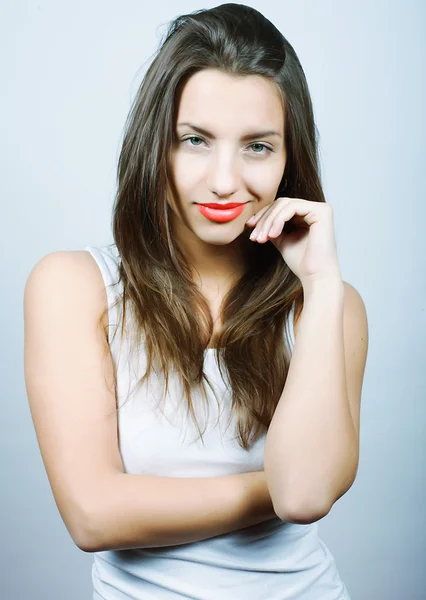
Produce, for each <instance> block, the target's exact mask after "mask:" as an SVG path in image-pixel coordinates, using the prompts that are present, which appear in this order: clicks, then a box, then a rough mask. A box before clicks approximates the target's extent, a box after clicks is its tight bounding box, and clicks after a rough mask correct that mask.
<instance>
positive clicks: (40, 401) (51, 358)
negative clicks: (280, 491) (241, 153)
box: [24, 252, 275, 552]
mask: <svg viewBox="0 0 426 600" xmlns="http://www.w3.org/2000/svg"><path fill="white" fill-rule="evenodd" d="M105 305H106V293H105V287H104V283H103V280H102V276H101V274H100V271H99V268H98V266H97V265H96V263H95V261H94V260H93V258H92V257H91V256H90V254H89V253H86V252H57V253H53V254H49V255H47V256H46V257H44V258H43V259H41V260H40V261H39V262H38V263H37V265H36V266H35V267H34V269H33V271H32V272H31V274H30V276H29V278H28V281H27V284H26V287H25V295H24V332H25V348H24V362H25V382H26V388H27V395H28V399H29V403H30V409H31V415H32V418H33V422H34V426H35V430H36V434H37V439H38V443H39V446H40V451H41V455H42V458H43V461H44V465H45V468H46V472H47V475H48V478H49V482H50V485H51V488H52V492H53V495H54V498H55V501H56V504H57V507H58V509H59V512H60V514H61V516H62V519H63V521H64V523H65V525H66V527H67V528H68V531H69V532H70V534H71V536H72V538H73V539H74V541H75V542H76V544H77V545H78V546H79V547H80V548H81V549H83V550H86V551H88V552H90V551H95V550H98V549H104V550H105V549H115V548H121V549H124V548H135V547H139V548H141V547H152V546H161V545H168V544H183V543H186V542H189V541H195V540H200V539H204V538H207V537H211V536H216V535H220V534H223V533H226V532H229V531H233V530H236V529H239V528H243V527H246V526H248V525H251V524H254V523H257V522H261V521H262V520H266V519H268V518H272V517H273V516H275V513H274V512H273V508H272V502H271V499H270V496H269V492H268V490H267V486H266V480H265V476H264V473H263V472H255V473H244V474H235V475H228V476H223V477H213V478H204V479H198V478H197V479H180V478H168V477H167V478H166V477H155V476H145V475H132V474H127V473H125V472H124V467H123V463H122V460H121V455H120V452H119V447H118V439H117V414H116V397H115V390H114V381H113V363H112V358H111V355H110V353H109V352H108V350H109V348H108V345H107V344H108V342H107V341H106V338H105V334H104V332H103V330H102V327H100V326H98V325H97V323H98V320H99V317H100V315H101V313H102V310H103V308H104V307H105Z"/></svg>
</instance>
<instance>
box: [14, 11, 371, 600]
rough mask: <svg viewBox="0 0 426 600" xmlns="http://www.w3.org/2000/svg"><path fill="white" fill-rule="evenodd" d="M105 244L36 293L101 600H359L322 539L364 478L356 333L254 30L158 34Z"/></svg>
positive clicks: (306, 117) (361, 320)
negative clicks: (329, 518)
mask: <svg viewBox="0 0 426 600" xmlns="http://www.w3.org/2000/svg"><path fill="white" fill-rule="evenodd" d="M113 235H114V244H113V245H111V246H102V247H91V246H87V247H86V249H85V250H84V251H76V252H54V253H51V254H49V255H47V256H45V257H44V258H42V259H41V260H40V261H39V262H38V263H37V265H36V266H35V267H34V269H33V271H32V273H31V274H30V277H29V278H28V281H27V285H26V289H25V375H26V382H27V390H28V397H29V401H30V407H31V411H32V416H33V420H34V424H35V428H36V432H37V437H38V441H39V444H40V449H41V452H42V456H43V460H44V463H45V466H46V470H47V473H48V476H49V480H50V483H51V486H52V490H53V493H54V496H55V500H56V502H57V506H58V508H59V510H60V513H61V516H62V518H63V520H64V522H65V524H66V526H67V528H68V530H69V532H70V534H71V536H72V538H73V540H74V541H75V543H76V544H77V545H78V547H79V548H81V549H82V550H84V551H86V552H93V553H94V563H93V570H92V579H93V587H94V596H93V598H96V599H99V598H103V599H105V600H109V599H113V598H114V599H115V598H122V599H124V598H126V599H127V598H137V599H142V598H164V599H166V598H167V599H169V598H170V599H171V598H197V599H200V600H201V599H202V600H207V599H215V600H216V599H217V598H218V596H219V595H220V596H221V597H223V598H229V599H236V598H241V599H244V600H247V599H253V600H255V599H256V600H258V599H261V598H264V599H267V600H273V599H276V600H278V599H279V600H283V599H288V600H290V599H291V600H296V599H297V600H319V599H321V600H342V599H347V598H349V594H348V591H347V589H346V586H345V585H344V583H343V582H342V581H341V579H340V577H339V573H338V571H337V568H336V566H335V563H334V560H333V557H332V555H331V553H330V551H329V550H328V548H327V547H326V546H325V544H324V543H323V542H322V541H321V540H320V539H319V537H318V532H317V525H316V521H318V520H319V519H321V518H322V517H323V516H325V515H326V514H327V513H328V512H329V510H330V509H331V507H332V505H333V504H334V502H335V501H336V500H337V499H338V498H339V497H341V496H342V495H343V494H344V493H345V492H346V491H347V490H348V489H349V488H350V486H351V485H352V483H353V481H354V479H355V476H356V472H357V468H358V456H359V412H360V398H361V387H362V380H363V374H364V368H365V361H366V354H367V338H368V335H367V334H368V332H367V319H366V314H365V307H364V304H363V301H362V299H361V297H360V295H359V294H358V292H357V291H356V290H355V288H353V287H352V286H351V285H349V284H348V283H346V282H344V281H343V280H342V276H341V272H340V267H339V262H338V257H337V252H336V244H335V237H334V227H333V213H332V209H331V207H330V205H329V204H327V203H326V201H325V198H324V195H323V191H322V188H321V183H320V177H319V169H318V159H317V142H316V130H315V125H314V119H313V111H312V104H311V99H310V96H309V91H308V87H307V83H306V79H305V76H304V73H303V70H302V67H301V65H300V63H299V61H298V58H297V56H296V54H295V52H294V50H293V48H292V46H291V45H290V44H289V43H288V41H287V40H286V39H285V38H284V37H283V36H282V34H281V33H280V32H279V31H278V30H277V29H276V28H275V27H274V25H272V23H270V22H269V21H268V20H267V19H266V18H265V17H263V16H262V15H261V14H260V13H259V12H258V11H256V10H254V9H253V8H249V7H247V6H244V5H240V4H224V5H221V6H218V7H216V8H213V9H210V10H201V11H197V12H194V13H191V14H189V15H183V16H180V17H178V18H177V19H175V20H174V21H173V22H172V23H171V25H170V27H169V30H168V32H167V35H166V38H165V39H164V41H163V43H162V44H161V47H160V49H159V51H158V54H157V56H156V57H155V59H154V60H153V62H152V64H151V66H150V68H149V69H148V71H147V73H146V75H145V77H144V80H143V82H142V84H141V87H140V90H139V92H138V94H137V96H136V99H135V102H134V105H133V107H132V110H131V112H130V115H129V119H128V122H127V127H126V133H125V136H124V141H123V146H122V150H121V154H120V159H119V168H118V190H117V196H116V202H115V205H114V214H113ZM293 328H294V329H293ZM293 330H294V334H293ZM296 335H297V341H296ZM206 382H207V384H208V386H207V387H206ZM160 401H161V404H162V407H161V409H160V410H159V408H160ZM205 409H207V411H206V413H207V417H212V418H206V414H205ZM201 423H203V425H204V427H203V431H201V429H200V424H201ZM184 427H185V428H186V429H185V434H184V435H183V436H182V435H181V433H182V431H183V428H184ZM188 428H189V433H190V434H191V435H190V436H189V439H188V437H187V435H186V434H187V432H188ZM197 432H198V435H195V436H194V435H192V434H194V433H195V434H196V433H197Z"/></svg>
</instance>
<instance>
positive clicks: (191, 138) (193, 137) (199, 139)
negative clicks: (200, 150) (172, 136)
mask: <svg viewBox="0 0 426 600" xmlns="http://www.w3.org/2000/svg"><path fill="white" fill-rule="evenodd" d="M190 140H191V141H192V140H198V141H199V142H203V141H204V140H202V139H201V138H200V137H198V136H197V135H193V136H191V137H189V138H186V139H185V140H183V141H184V142H189V141H190ZM199 145H200V144H192V143H191V144H190V146H199Z"/></svg>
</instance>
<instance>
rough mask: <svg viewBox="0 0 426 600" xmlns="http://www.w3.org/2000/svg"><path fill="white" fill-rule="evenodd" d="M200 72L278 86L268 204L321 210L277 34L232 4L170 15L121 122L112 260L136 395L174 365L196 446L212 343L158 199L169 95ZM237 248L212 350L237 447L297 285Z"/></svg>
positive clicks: (279, 367) (269, 255)
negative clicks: (138, 362) (242, 261)
mask: <svg viewBox="0 0 426 600" xmlns="http://www.w3.org/2000/svg"><path fill="white" fill-rule="evenodd" d="M208 68H215V69H219V70H220V71H222V72H224V73H226V74H229V75H233V76H246V75H261V76H263V77H266V78H268V80H269V81H271V82H272V83H274V84H275V85H276V86H277V88H278V89H279V91H280V93H281V94H282V98H283V102H284V107H285V144H286V149H287V162H286V166H285V170H284V173H283V177H282V181H281V184H280V187H279V189H278V193H277V197H281V196H286V197H295V198H304V199H309V200H311V201H317V202H325V198H324V194H323V191H322V187H321V182H320V174H319V161H318V150H317V130H316V127H315V123H314V116H313V109H312V103H311V98H310V95H309V90H308V86H307V82H306V78H305V74H304V72H303V69H302V67H301V65H300V62H299V60H298V57H297V55H296V53H295V51H294V49H293V47H292V46H291V45H290V44H289V42H288V41H287V40H286V39H285V37H284V36H283V35H282V34H281V33H280V32H279V31H278V29H277V28H276V27H275V26H274V25H273V24H272V23H271V22H270V21H269V20H268V19H266V18H265V17H264V16H263V15H262V14H261V13H260V12H258V11H257V10H255V9H254V8H250V7H248V6H244V5H242V4H222V5H221V6H217V7H215V8H212V9H208V10H199V11H195V12H192V13H190V14H186V15H181V16H179V17H177V18H176V19H174V20H173V21H172V22H171V23H170V24H169V27H168V31H167V33H166V35H165V38H164V39H163V40H162V42H161V43H160V47H159V49H158V51H157V53H156V56H155V58H154V59H153V61H152V63H151V65H150V66H149V68H148V70H147V72H146V74H145V76H144V78H143V81H142V83H141V85H140V88H139V90H138V92H137V94H136V97H135V100H134V102H133V105H132V107H131V110H130V112H129V115H128V119H127V121H126V126H125V134H124V139H123V144H122V148H121V153H120V157H119V163H118V178H117V180H118V189H117V192H116V198H115V202H114V207H113V223H112V226H113V236H114V242H115V245H116V247H117V250H118V253H119V257H120V260H119V282H121V284H122V294H121V295H120V298H119V300H120V304H121V309H122V310H121V319H120V320H121V334H122V336H123V335H124V329H125V322H126V305H127V306H128V307H129V309H130V311H131V316H132V320H131V327H132V329H133V331H132V336H134V337H132V340H133V350H136V349H137V348H140V347H141V346H143V348H144V350H145V351H146V353H147V370H146V372H145V374H144V375H143V377H141V379H140V380H139V381H138V385H137V387H139V386H140V385H142V383H143V382H144V381H145V380H146V379H147V378H148V377H149V376H150V373H151V371H152V369H154V370H156V369H157V367H159V368H160V372H161V373H162V374H163V375H164V378H165V388H164V393H165V394H166V393H167V390H168V383H169V377H168V372H169V368H170V367H173V368H174V369H175V370H176V373H177V374H178V376H179V377H180V378H181V381H182V383H183V389H184V391H185V398H186V401H187V404H188V406H187V408H188V414H191V415H192V418H193V419H194V422H195V424H196V425H197V428H198V431H199V433H200V436H201V439H203V437H202V433H201V431H200V429H199V427H198V423H197V419H196V415H195V413H194V410H193V404H192V399H191V390H194V389H195V388H196V387H197V388H198V389H201V390H202V394H203V396H204V398H205V399H206V392H205V389H206V388H205V382H206V381H207V382H208V383H209V378H208V377H207V375H206V374H205V373H204V370H203V364H204V351H205V349H206V346H207V344H208V343H209V341H210V339H211V338H212V335H213V319H212V316H211V313H210V309H209V306H208V304H207V302H206V300H205V298H204V296H203V295H202V294H201V292H200V290H199V288H198V287H197V285H196V284H195V282H194V281H193V277H192V271H191V266H190V265H189V264H188V262H187V260H186V258H185V256H184V255H183V253H182V251H181V250H180V248H179V247H178V246H177V244H176V243H175V240H174V239H173V237H172V233H171V227H170V220H169V217H170V212H169V206H168V203H167V200H166V194H167V193H168V190H169V186H170V185H171V177H170V160H169V157H170V149H171V147H172V144H173V143H174V142H175V130H174V122H175V117H176V99H177V97H178V94H179V91H180V90H181V89H182V87H183V85H184V84H185V82H186V81H187V80H188V79H189V77H191V75H193V74H195V73H197V72H198V71H201V70H203V69H208ZM287 225H289V224H288V223H287V224H286V227H287ZM247 246H248V248H250V249H249V250H248V252H249V254H250V256H249V268H248V270H247V271H246V272H245V273H244V275H243V276H242V277H241V278H240V279H239V280H238V281H237V282H236V284H235V285H234V286H233V287H232V288H231V289H230V291H229V292H228V293H227V295H226V296H225V297H224V299H223V303H222V307H221V317H220V320H221V323H222V324H223V326H222V329H221V331H220V335H218V338H217V340H216V344H215V347H216V357H217V360H218V364H219V368H220V370H221V373H222V374H223V371H222V369H223V368H225V369H226V372H227V377H228V379H229V383H230V386H231V389H232V409H231V412H232V414H233V415H235V418H236V432H237V435H236V437H237V438H238V443H239V444H240V446H241V447H242V448H244V449H246V450H247V449H249V448H250V446H251V445H252V443H254V442H255V441H256V440H257V439H258V438H259V436H260V435H261V434H262V433H264V432H265V431H266V430H267V428H268V426H269V424H270V422H271V419H272V417H273V414H274V411H275V409H276V406H277V404H278V401H279V398H280V396H281V393H282V391H283V388H284V384H285V381H286V378H287V373H288V368H289V363H290V348H289V345H288V336H287V332H286V324H287V320H288V318H289V313H290V310H291V308H292V305H293V304H295V306H296V314H298V313H299V312H300V309H301V306H302V302H303V289H302V285H301V282H300V280H299V279H298V278H297V277H296V275H295V274H294V273H293V272H292V271H291V270H290V269H289V267H288V266H287V265H286V263H285V262H284V260H283V259H282V256H281V255H280V253H279V252H278V250H277V249H276V248H275V246H273V244H272V243H271V242H267V243H265V244H256V243H251V244H248V245H247ZM104 316H105V313H104ZM283 334H284V336H283ZM284 339H285V340H286V344H284V343H283V340H284ZM221 361H223V362H221ZM209 385H210V383H209ZM203 441H204V440H203Z"/></svg>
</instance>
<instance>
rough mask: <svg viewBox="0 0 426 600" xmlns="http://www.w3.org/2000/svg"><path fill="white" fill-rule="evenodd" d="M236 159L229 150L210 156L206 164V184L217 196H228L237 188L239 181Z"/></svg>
mask: <svg viewBox="0 0 426 600" xmlns="http://www.w3.org/2000/svg"><path fill="white" fill-rule="evenodd" d="M240 177H241V173H240V169H239V166H238V159H237V157H235V156H231V154H230V153H229V152H227V153H226V154H221V155H220V156H219V155H216V156H212V157H211V160H210V163H209V166H208V177H207V185H208V188H209V190H210V191H211V192H212V193H213V194H216V195H217V196H230V195H231V194H234V193H235V192H236V191H237V190H238V186H239V182H240Z"/></svg>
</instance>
